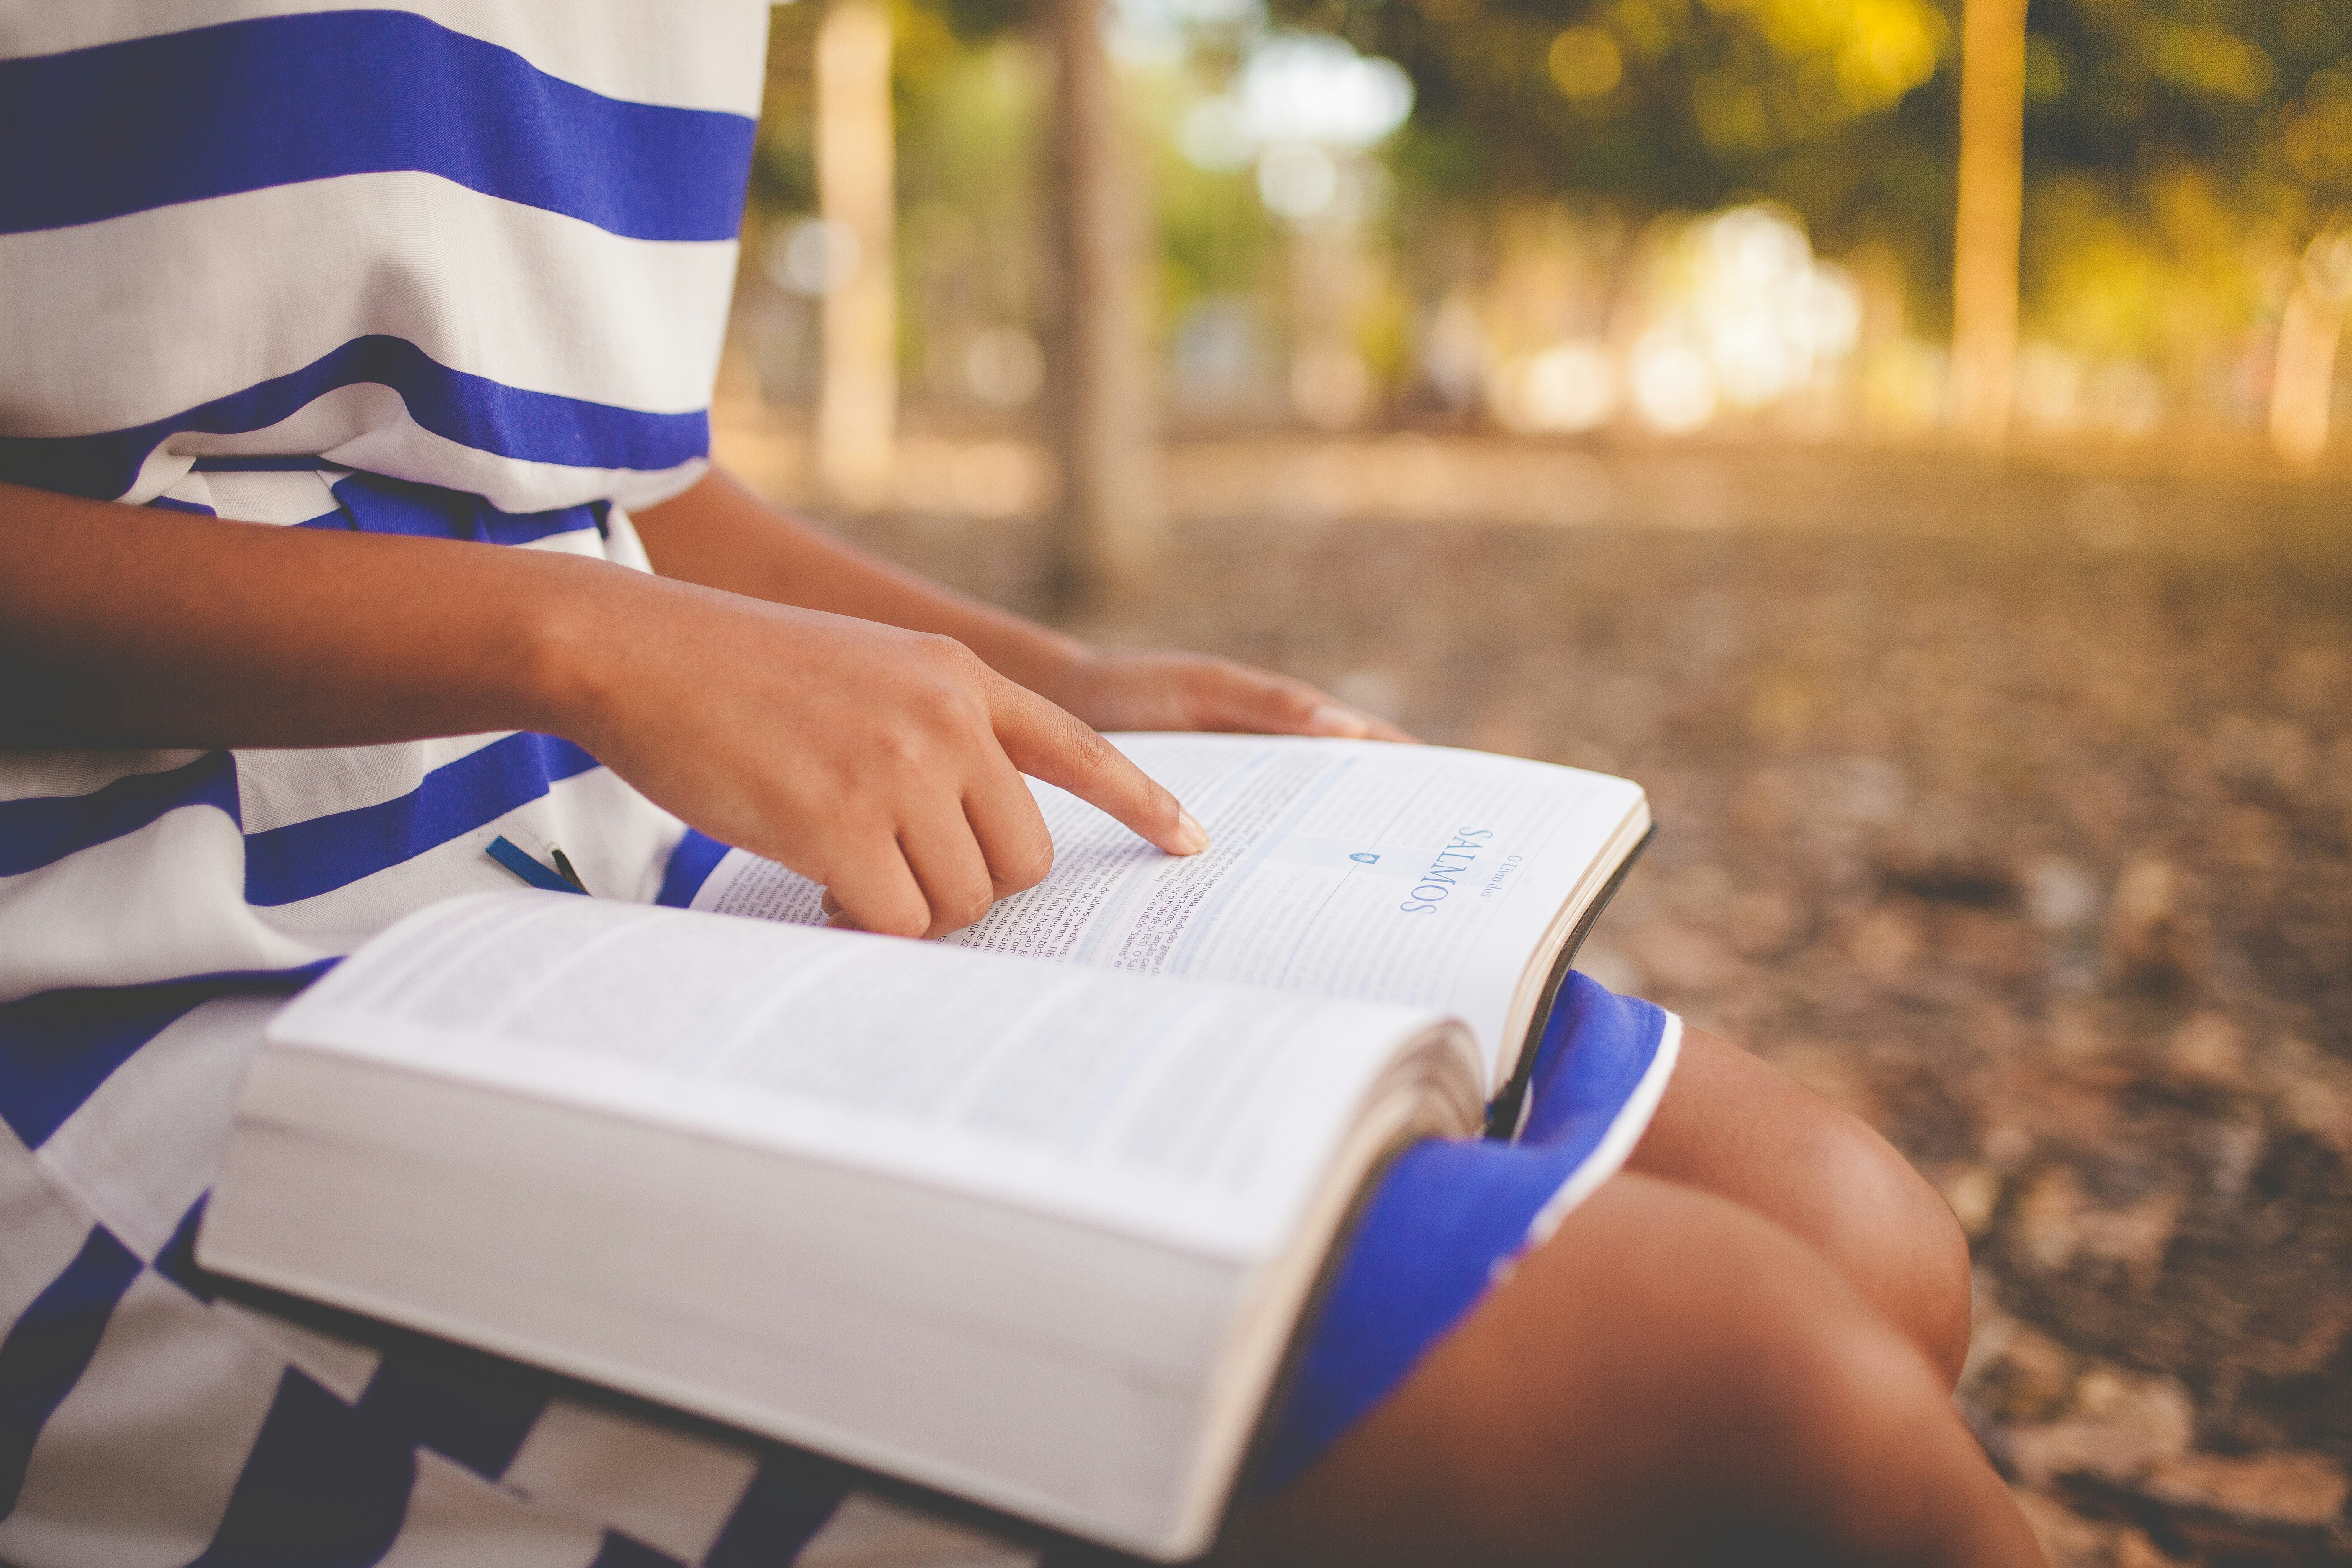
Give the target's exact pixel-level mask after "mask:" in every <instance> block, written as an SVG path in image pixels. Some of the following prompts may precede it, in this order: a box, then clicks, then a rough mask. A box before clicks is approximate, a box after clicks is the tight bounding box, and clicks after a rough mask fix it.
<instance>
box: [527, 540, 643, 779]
mask: <svg viewBox="0 0 2352 1568" xmlns="http://www.w3.org/2000/svg"><path fill="white" fill-rule="evenodd" d="M542 562H543V565H544V567H545V568H546V570H544V571H542V572H538V573H534V574H533V575H534V576H539V577H541V579H542V580H541V581H540V582H538V583H534V584H531V585H530V586H531V588H532V592H530V594H528V595H524V596H523V598H522V599H521V600H520V603H521V604H522V605H524V606H526V607H525V609H524V611H523V612H522V613H520V614H518V615H517V616H515V617H514V618H513V620H512V622H511V623H509V632H510V634H511V635H512V637H513V638H514V647H512V648H511V650H509V656H508V658H506V659H505V660H503V661H502V662H503V664H504V667H505V668H507V669H508V670H509V672H510V680H511V685H510V688H509V696H510V698H511V700H512V701H513V703H514V705H515V707H516V709H517V710H518V712H519V713H520V715H521V723H520V725H519V726H518V727H519V728H523V729H530V730H536V731H541V732H542V733H545V734H550V735H560V736H562V738H563V739H565V740H567V741H570V742H572V743H573V744H575V745H578V746H580V747H581V748H583V750H585V751H587V752H592V753H593V752H595V751H596V747H597V735H598V731H599V730H600V729H601V728H602V725H603V722H604V716H605V715H606V714H607V713H609V712H610V711H611V710H612V703H613V698H614V693H615V692H616V690H617V689H618V685H619V682H620V680H621V679H622V671H621V669H620V664H621V657H622V648H623V645H624V644H625V642H626V641H627V639H626V638H625V637H619V636H616V635H615V632H616V629H617V628H618V627H619V626H621V625H622V624H623V623H625V621H626V620H627V619H628V618H629V617H628V616H627V613H626V601H627V599H628V597H629V594H628V590H629V589H630V588H632V587H636V586H642V585H645V584H651V583H653V582H654V581H655V580H654V579H650V578H646V577H645V575H644V574H642V573H637V572H633V571H631V570H629V569H628V568H627V567H625V566H615V565H612V564H610V563H605V562H601V561H578V560H571V559H567V558H564V557H561V556H550V557H543V558H542ZM534 564H540V563H534Z"/></svg>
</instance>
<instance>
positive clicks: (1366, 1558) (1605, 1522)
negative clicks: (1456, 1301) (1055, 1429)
mask: <svg viewBox="0 0 2352 1568" xmlns="http://www.w3.org/2000/svg"><path fill="white" fill-rule="evenodd" d="M1775 1544H1777V1545H1779V1546H1781V1547H1785V1548H1786V1549H1788V1550H1789V1551H1790V1552H1795V1553H1798V1554H1800V1555H1801V1557H1802V1558H1803V1559H1804V1560H1808V1561H1811V1562H1817V1563H1818V1562H1839V1561H1853V1562H1886V1563H1896V1562H1904V1563H1922V1564H1929V1563H1986V1564H1990V1563H2032V1562H2035V1561H2037V1558H2036V1557H2035V1556H2034V1555H2033V1552H2032V1542H2031V1537H2030V1535H2029V1534H2027V1533H2026V1532H2025V1531H2024V1527H2023V1525H2022V1522H2021V1521H2019V1520H2018V1519H2017V1517H2016V1514H2015V1510H2014V1508H2013V1506H2012V1505H2011V1504H2010V1502H2009V1500H2008V1496H2007V1493H2006V1491H2005V1490H2004V1489H2002V1488H2001V1486H2000V1482H1999V1480H1998V1479H1997V1478H1995V1477H1994V1476H1993V1474H1992V1472H1991V1471H1990V1468H1988V1467H1986V1465H1985V1464H1984V1461H1983V1458H1982V1457H1981V1455H1980V1454H1979V1452H1978V1451H1977V1449H1976V1447H1975V1445H1974V1443H1973V1442H1972V1441H1971V1440H1970V1439H1969V1436H1968V1433H1967V1431H1966V1429H1965V1428H1964V1427H1963V1426H1960V1424H1959V1423H1958V1420H1957V1418H1955V1417H1954V1416H1953V1415H1952V1413H1951V1410H1950V1406H1949V1404H1948V1401H1947V1399H1946V1398H1945V1393H1944V1389H1943V1387H1942V1386H1941V1384H1939V1383H1938V1381H1937V1376H1936V1373H1934V1372H1933V1371H1932V1370H1931V1369H1930V1367H1929V1366H1928V1365H1927V1362H1926V1361H1925V1359H1924V1358H1923V1357H1922V1356H1921V1355H1920V1354H1919V1353H1918V1352H1917V1351H1916V1349H1915V1348H1914V1347H1913V1346H1912V1345H1911V1343H1910V1342H1908V1341H1907V1340H1906V1338H1905V1337H1903V1336H1902V1335H1901V1334H1899V1333H1897V1332H1896V1331H1895V1330H1894V1329H1892V1328H1890V1327H1889V1326H1888V1325H1887V1324H1886V1323H1885V1321H1884V1320H1883V1319H1882V1318H1881V1317H1880V1315H1879V1314H1878V1313H1876V1312H1874V1310H1871V1308H1870V1307H1868V1306H1867V1305H1866V1304H1865V1303H1864V1301H1863V1300H1861V1299H1860V1297H1859V1296H1858V1295H1857V1294H1856V1293H1855V1292H1854V1291H1853V1289H1851V1288H1849V1287H1848V1286H1847V1285H1846V1284H1845V1282H1844V1281H1843V1279H1841V1278H1840V1277H1839V1275H1838V1273H1837V1272H1836V1271H1835V1270H1834V1269H1832V1268H1830V1267H1829V1266H1828V1265H1827V1264H1826V1263H1824V1262H1823V1261H1822V1259H1821V1258H1819V1257H1818V1256H1816V1255H1815V1254H1814V1253H1813V1252H1812V1251H1811V1249H1810V1248H1808V1247H1804V1246H1803V1245H1802V1244H1801V1243H1799V1242H1798V1241H1797V1240H1795V1239H1794V1238H1793V1237H1790V1235H1789V1234H1788V1233H1787V1232H1786V1231H1784V1230H1782V1229H1780V1227H1779V1226H1775V1225H1772V1224H1770V1223H1769V1221H1767V1220H1765V1219H1763V1218H1762V1217H1760V1216H1759V1215H1757V1214H1755V1213H1754V1212H1753V1211H1751V1210H1749V1209H1747V1208H1744V1207H1742V1206H1741V1205H1738V1204H1735V1203H1731V1202H1727V1201H1726V1200H1724V1199H1721V1198H1718V1197H1716V1196H1714V1195H1713V1194H1707V1193H1704V1192H1699V1191H1696V1190H1695V1189H1693V1188H1690V1187H1687V1186H1683V1185H1680V1184H1675V1183H1670V1182H1665V1181H1660V1180H1656V1179H1654V1178H1649V1177H1644V1176H1641V1175H1622V1176H1619V1177H1617V1178H1616V1179H1614V1180H1612V1182H1610V1183H1609V1184H1607V1185H1606V1186H1604V1187H1603V1188H1602V1189H1601V1192H1599V1193H1598V1194H1595V1195H1594V1196H1593V1198H1592V1199H1591V1200H1590V1201H1589V1202H1588V1203H1587V1204H1585V1205H1583V1206H1582V1207H1581V1208H1580V1209H1578V1210H1577V1211H1576V1212H1575V1213H1574V1214H1572V1215H1570V1216H1569V1218H1568V1219H1567V1220H1566V1221H1565V1222H1564V1223H1563V1224H1562V1226H1560V1228H1559V1231H1558V1232H1557V1233H1556V1234H1555V1235H1554V1237H1552V1238H1551V1240H1549V1242H1547V1243H1546V1244H1545V1245H1544V1246H1542V1247H1539V1248H1538V1249H1537V1250H1536V1251H1535V1252H1534V1253H1533V1254H1531V1255H1530V1256H1529V1257H1528V1258H1526V1259H1524V1260H1523V1261H1522V1263H1521V1264H1520V1266H1519V1268H1518V1269H1517V1272H1516V1274H1515V1275H1514V1277H1513V1278H1512V1279H1510V1281H1509V1282H1508V1283H1507V1284H1505V1285H1503V1286H1502V1287H1500V1288H1499V1289H1496V1290H1494V1291H1492V1292H1491V1293H1490V1294H1489V1295H1488V1296H1487V1297H1486V1299H1485V1300H1483V1301H1482V1302H1481V1303H1480V1304H1479V1305H1478V1306H1477V1307H1476V1308H1475V1310H1473V1311H1472V1312H1471V1314H1470V1316H1469V1317H1468V1318H1467V1319H1465V1321H1464V1322H1463V1323H1462V1324H1461V1326H1460V1327H1458V1328H1457V1329H1455V1330H1454V1331H1453V1332H1451V1333H1450V1334H1448V1335H1447V1336H1446V1337H1445V1338H1444V1340H1443V1341H1441V1342H1439V1343H1438V1344H1437V1345H1436V1346H1435V1347H1434V1348H1433V1350H1432V1351H1431V1352H1429V1354H1428V1355H1427V1356H1426V1357H1425V1358H1424V1359H1423V1361H1422V1363H1420V1364H1419V1365H1418V1366H1417V1367H1416V1368H1415V1369H1414V1370H1413V1372H1412V1373H1411V1375H1409V1376H1408V1377H1407V1378H1406V1380H1405V1381H1404V1383H1403V1384H1402V1386H1400V1387H1399V1388H1398V1390H1397V1391H1396V1392H1395V1394H1392V1395H1391V1397H1390V1398H1388V1399H1387V1400H1386V1401H1385V1402H1383V1403H1382V1404H1381V1405H1380V1406H1379V1407H1378V1408H1377V1409H1376V1410H1375V1411H1373V1413H1372V1414H1371V1415H1369V1416H1367V1417H1366V1418H1365V1419H1364V1420H1363V1421H1362V1422H1361V1423H1360V1424H1359V1425H1358V1426H1356V1427H1355V1428H1354V1429H1352V1430H1351V1431H1350V1432H1349V1433H1348V1435H1347V1436H1344V1437H1342V1438H1341V1439H1340V1440H1339V1442H1338V1443H1337V1444H1336V1445H1335V1446H1334V1447H1332V1448H1331V1450H1330V1451H1329V1452H1328V1453H1327V1454H1326V1455H1324V1456H1323V1458H1321V1459H1320V1460H1318V1462H1317V1463H1316V1465H1315V1466H1314V1467H1313V1468H1310V1469H1309V1470H1308V1471H1307V1473H1306V1474H1305V1475H1304V1476H1302V1477H1301V1478H1300V1479H1298V1480H1297V1481H1296V1482H1295V1483H1293V1484H1292V1485H1290V1486H1289V1487H1287V1488H1286V1489H1284V1490H1283V1491H1282V1492H1281V1493H1279V1494H1277V1495H1276V1496H1275V1497H1273V1498H1271V1499H1268V1500H1264V1501H1261V1502H1257V1503H1255V1504H1252V1505H1250V1506H1248V1507H1246V1508H1244V1510H1242V1511H1241V1512H1240V1514H1239V1515H1237V1517H1236V1519H1235V1521H1234V1528H1233V1529H1232V1531H1230V1532H1229V1534H1228V1538H1227V1541H1226V1542H1225V1545H1224V1547H1223V1553H1222V1554H1223V1558H1224V1559H1225V1560H1227V1561H1231V1562H1237V1563H1283V1564H1291V1565H1296V1564H1304V1563H1317V1562H1332V1563H1351V1564H1361V1565H1370V1564H1378V1563H1448V1564H1453V1563H1465V1564H1466V1563H1626V1562H1636V1561H1638V1562H1643V1563H1673V1562H1705V1561H1711V1560H1716V1559H1717V1558H1719V1557H1721V1556H1723V1555H1724V1554H1725V1553H1726V1552H1733V1553H1734V1554H1736V1555H1737V1557H1738V1560H1740V1561H1758V1560H1761V1557H1760V1556H1759V1554H1764V1555H1769V1552H1767V1549H1768V1548H1769V1547H1771V1546H1773V1545H1775Z"/></svg>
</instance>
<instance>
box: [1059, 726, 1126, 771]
mask: <svg viewBox="0 0 2352 1568" xmlns="http://www.w3.org/2000/svg"><path fill="white" fill-rule="evenodd" d="M1070 731H1071V733H1070V738H1069V755H1070V764H1071V765H1072V766H1073V767H1076V768H1077V769H1079V770H1080V771H1082V772H1085V773H1107V772H1108V771H1109V770H1110V768H1111V766H1112V763H1111V759H1112V758H1114V757H1116V756H1117V755H1118V751H1117V749H1116V748H1114V747H1113V746H1112V745H1111V743H1110V742H1108V741H1106V740H1104V739H1103V738H1102V737H1101V736H1100V735H1099V734H1097V733H1096V732H1095V731H1093V730H1092V729H1090V728H1089V727H1087V725H1084V724H1081V723H1078V722H1076V721H1072V722H1071V725H1070Z"/></svg>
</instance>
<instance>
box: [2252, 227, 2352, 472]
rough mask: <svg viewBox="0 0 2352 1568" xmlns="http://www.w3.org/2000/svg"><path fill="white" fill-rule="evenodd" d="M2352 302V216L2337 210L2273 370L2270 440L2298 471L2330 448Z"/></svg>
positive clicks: (2293, 302) (2314, 251)
mask: <svg viewBox="0 0 2352 1568" xmlns="http://www.w3.org/2000/svg"><path fill="white" fill-rule="evenodd" d="M2347 305H2352V220H2347V218H2346V217H2345V216H2342V215H2338V216H2337V217H2336V220H2335V221H2334V222H2333V223H2331V224H2329V225H2328V226H2327V227H2326V229H2324V230H2322V231H2321V233H2320V235H2319V237H2317V238H2316V239H2315V240H2313V241H2312V242H2311V245H2310V247H2309V248H2308V249H2306V250H2305V252H2304V253H2303V266H2302V267H2301V268H2297V269H2296V272H2295V275H2294V292H2293V293H2292V294H2289V295H2288V296H2287V301H2286V313H2285V316H2284V319H2282V320H2281V321H2280V322H2279V337H2278V360H2277V363H2276V364H2275V365H2273V368H2272V371H2271V445H2272V446H2273V447H2277V448H2278V454H2279V456H2280V457H2282V458H2285V459H2286V460H2287V461H2288V462H2290V463H2293V464H2294V465H2295V466H2296V467H2297V468H2313V467H2315V466H2316V465H2317V464H2318V462H2319V459H2320V458H2323V457H2325V456H2326V453H2327V437H2328V426H2329V425H2330V423H2331V417H2332V416H2333V414H2334V412H2335V403H2336V346H2337V345H2338V344H2339V343H2340V342H2343V339H2344V318H2345V312H2346V309H2347Z"/></svg>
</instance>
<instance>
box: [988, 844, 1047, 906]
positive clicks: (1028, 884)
mask: <svg viewBox="0 0 2352 1568" xmlns="http://www.w3.org/2000/svg"><path fill="white" fill-rule="evenodd" d="M1053 868H1054V845H1053V841H1052V840H1051V839H1048V840H1046V841H1045V843H1043V844H1024V845H1023V846H1021V847H1019V848H1017V849H1014V850H1012V851H1011V852H1009V853H1007V854H1006V855H1005V856H1004V857H1003V863H1002V864H1000V865H999V866H998V867H997V868H996V874H997V879H998V880H999V881H1000V882H1001V883H1002V885H1003V889H1004V891H1006V892H1008V893H1017V892H1019V891H1021V890H1022V889H1024V888H1034V887H1035V886H1036V885H1037V884H1038V883H1040V882H1042V881H1044V880H1045V873H1047V872H1048V871H1051V870H1052V869H1053Z"/></svg>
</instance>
